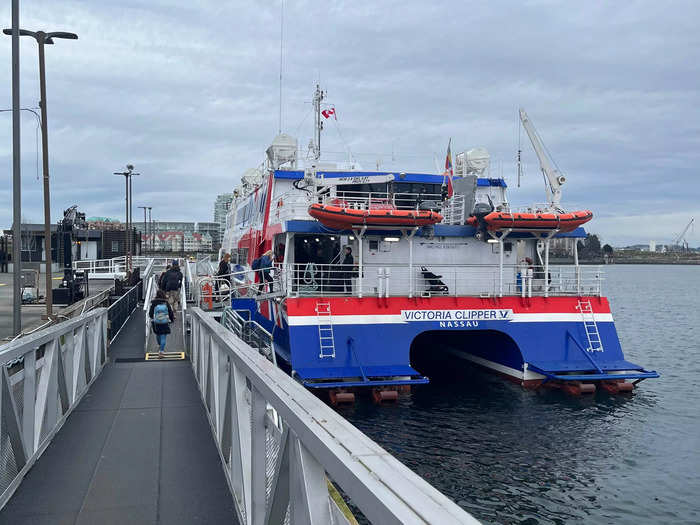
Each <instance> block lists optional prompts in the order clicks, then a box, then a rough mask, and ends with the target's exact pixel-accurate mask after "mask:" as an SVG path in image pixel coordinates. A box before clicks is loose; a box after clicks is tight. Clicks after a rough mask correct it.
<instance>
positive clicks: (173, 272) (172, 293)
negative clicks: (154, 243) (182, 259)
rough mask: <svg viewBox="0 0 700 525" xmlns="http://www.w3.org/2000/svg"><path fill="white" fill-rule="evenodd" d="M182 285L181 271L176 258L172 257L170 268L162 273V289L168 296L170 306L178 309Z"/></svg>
mask: <svg viewBox="0 0 700 525" xmlns="http://www.w3.org/2000/svg"><path fill="white" fill-rule="evenodd" d="M181 286H182V272H181V271H180V264H179V263H178V262H177V259H173V262H172V264H171V265H170V269H169V270H168V271H167V272H165V274H164V275H163V286H162V289H163V290H164V291H165V295H166V297H167V298H168V303H169V304H170V306H171V308H173V309H175V310H179V308H180V287H181Z"/></svg>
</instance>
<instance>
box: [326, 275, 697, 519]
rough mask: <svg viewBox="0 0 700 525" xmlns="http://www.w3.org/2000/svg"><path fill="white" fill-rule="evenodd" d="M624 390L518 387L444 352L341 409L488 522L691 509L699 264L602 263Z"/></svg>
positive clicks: (677, 514)
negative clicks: (640, 377) (626, 383)
mask: <svg viewBox="0 0 700 525" xmlns="http://www.w3.org/2000/svg"><path fill="white" fill-rule="evenodd" d="M605 271H606V281H605V294H606V295H607V296H608V297H609V299H610V301H611V305H612V310H613V314H614V316H615V321H616V325H617V330H618V332H619V335H620V339H621V341H622V345H623V350H624V352H625V356H626V358H627V359H628V360H630V361H632V362H637V363H644V364H645V365H646V366H647V368H648V369H652V370H657V371H658V372H660V373H661V374H662V377H661V378H660V379H651V380H647V381H644V382H642V383H641V384H640V385H639V387H638V388H637V390H636V391H635V392H634V393H633V394H627V395H617V396H612V395H609V394H607V393H597V394H596V395H594V396H587V397H580V398H572V397H568V396H566V395H565V394H563V393H562V392H560V391H551V390H541V391H526V390H523V389H522V388H521V387H520V386H518V385H515V384H512V383H510V382H508V381H506V380H503V379H501V378H499V377H496V376H493V375H491V374H488V373H485V372H484V371H483V370H481V369H478V368H475V367H472V366H471V365H468V364H465V365H459V366H458V365H456V364H454V362H453V365H452V366H449V367H448V368H449V370H448V371H447V372H446V373H443V374H440V375H433V377H432V383H431V384H430V385H425V386H420V387H416V388H414V391H413V392H412V394H410V395H408V396H403V397H402V398H401V399H400V401H399V402H398V403H397V404H395V405H383V406H375V405H373V404H372V403H371V402H369V401H368V400H361V401H360V402H358V403H357V404H355V405H354V406H352V407H341V408H339V411H340V412H341V413H342V414H343V415H344V416H345V417H347V418H348V419H349V420H350V421H351V422H352V423H353V424H355V425H356V426H357V427H358V428H360V429H361V430H362V431H364V432H365V433H367V434H368V435H369V436H370V437H371V438H372V439H374V440H376V441H377V442H379V443H380V444H381V445H382V446H383V447H385V448H386V449H387V450H389V451H390V452H391V453H392V454H394V455H395V456H396V457H397V458H399V459H400V460H401V461H403V462H404V463H405V464H406V465H408V466H409V467H410V468H411V469H413V470H414V471H415V472H417V473H418V474H419V475H421V476H423V477H424V478H425V479H426V480H427V481H429V482H430V483H431V484H433V485H434V486H435V487H437V488H438V489H439V490H441V491H443V492H444V493H445V494H447V495H448V496H449V497H451V498H452V499H453V500H454V501H456V502H457V503H458V504H459V505H461V506H462V507H464V508H465V509H466V510H467V511H469V512H470V513H472V514H473V515H474V516H475V517H476V518H478V519H479V520H480V521H482V522H483V523H499V524H500V523H521V524H561V523H615V524H637V525H638V524H642V523H648V524H652V523H674V524H681V523H683V524H685V523H687V524H691V523H693V524H697V523H700V405H699V404H698V402H697V399H698V393H699V392H700V326H699V325H700V267H698V266H626V265H625V266H623V265H620V266H607V267H606V268H605Z"/></svg>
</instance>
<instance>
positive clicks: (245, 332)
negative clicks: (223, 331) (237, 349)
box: [220, 307, 277, 366]
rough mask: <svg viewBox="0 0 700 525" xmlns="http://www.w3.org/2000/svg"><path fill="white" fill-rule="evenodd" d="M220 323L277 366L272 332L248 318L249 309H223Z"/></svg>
mask: <svg viewBox="0 0 700 525" xmlns="http://www.w3.org/2000/svg"><path fill="white" fill-rule="evenodd" d="M220 323H221V324H222V325H223V326H225V327H226V328H228V329H229V330H231V331H232V332H233V333H234V334H236V335H237V336H238V337H240V338H241V339H242V340H243V341H244V342H246V343H247V344H249V345H250V346H251V347H253V348H257V349H258V351H259V352H260V353H261V354H262V355H264V356H265V357H266V358H267V359H268V360H270V361H272V362H273V363H274V365H275V366H277V356H276V354H275V351H274V347H273V343H272V334H271V333H270V332H268V331H267V330H265V329H264V328H263V327H262V326H260V325H259V324H258V323H257V322H255V321H254V320H252V319H251V318H250V310H234V309H232V308H230V307H229V308H226V309H224V311H223V313H222V314H221V321H220Z"/></svg>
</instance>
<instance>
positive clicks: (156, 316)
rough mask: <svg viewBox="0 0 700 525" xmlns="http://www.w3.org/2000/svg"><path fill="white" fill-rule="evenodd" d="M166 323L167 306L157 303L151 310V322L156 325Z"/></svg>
mask: <svg viewBox="0 0 700 525" xmlns="http://www.w3.org/2000/svg"><path fill="white" fill-rule="evenodd" d="M168 321H170V315H169V314H168V305H167V304H165V303H158V304H157V305H156V307H155V308H154V309H153V322H154V323H156V324H168Z"/></svg>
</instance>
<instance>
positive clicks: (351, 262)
mask: <svg viewBox="0 0 700 525" xmlns="http://www.w3.org/2000/svg"><path fill="white" fill-rule="evenodd" d="M354 266H355V258H354V257H353V256H352V248H350V246H346V247H345V257H343V262H342V264H341V268H342V270H343V271H342V272H341V274H340V278H341V281H342V292H343V293H345V292H348V293H350V294H352V271H353V267H354Z"/></svg>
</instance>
